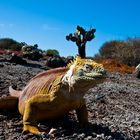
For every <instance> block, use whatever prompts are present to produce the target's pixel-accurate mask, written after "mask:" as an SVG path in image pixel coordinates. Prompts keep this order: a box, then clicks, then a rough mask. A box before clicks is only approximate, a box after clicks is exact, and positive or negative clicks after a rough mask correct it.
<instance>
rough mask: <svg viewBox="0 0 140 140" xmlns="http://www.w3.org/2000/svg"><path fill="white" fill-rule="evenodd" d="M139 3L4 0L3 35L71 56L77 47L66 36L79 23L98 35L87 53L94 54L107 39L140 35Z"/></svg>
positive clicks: (125, 0) (120, 0)
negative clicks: (94, 30) (93, 29)
mask: <svg viewBox="0 0 140 140" xmlns="http://www.w3.org/2000/svg"><path fill="white" fill-rule="evenodd" d="M139 6H140V0H20V1H19V0H0V38H4V37H9V38H13V39H15V40H17V41H19V42H26V43H27V44H31V45H34V44H38V45H39V48H41V49H43V50H47V49H57V50H59V52H60V55H61V56H68V55H75V54H77V46H76V44H75V43H73V42H70V41H67V40H66V39H65V36H66V35H68V34H69V33H74V32H75V29H76V26H77V25H80V26H82V27H83V28H85V29H86V30H89V29H90V27H92V28H96V33H95V36H96V37H95V39H93V40H92V41H91V42H88V43H87V45H86V46H87V47H86V54H87V56H93V55H94V54H96V53H97V52H98V50H99V48H100V47H101V45H102V44H103V43H104V42H106V41H109V40H112V39H126V38H128V37H140V7H139Z"/></svg>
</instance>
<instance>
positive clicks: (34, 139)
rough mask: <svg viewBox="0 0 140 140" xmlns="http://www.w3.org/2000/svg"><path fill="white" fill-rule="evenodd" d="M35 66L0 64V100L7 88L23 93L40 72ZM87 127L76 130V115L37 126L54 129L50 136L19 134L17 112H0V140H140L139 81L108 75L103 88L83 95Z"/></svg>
mask: <svg viewBox="0 0 140 140" xmlns="http://www.w3.org/2000/svg"><path fill="white" fill-rule="evenodd" d="M43 70H44V69H42V68H41V67H39V68H37V67H35V65H30V66H21V65H16V64H11V63H9V62H3V61H1V62H0V96H7V95H8V87H9V85H14V86H17V89H22V88H23V87H24V86H25V85H26V83H27V81H29V79H30V78H32V77H33V76H34V75H36V74H37V73H39V72H41V71H43ZM85 98H86V101H87V108H88V113H89V122H90V124H89V126H88V127H87V128H85V129H81V128H80V127H79V126H78V122H77V118H76V115H75V112H74V111H73V112H70V114H69V116H68V117H64V118H62V119H61V120H58V121H54V122H40V123H39V126H40V127H42V128H44V129H46V128H48V127H49V128H54V130H55V131H54V135H53V136H46V135H42V136H35V135H33V134H26V135H23V134H22V117H21V116H20V114H19V113H18V112H16V111H7V110H3V111H0V140H29V139H30V140H45V139H57V140H62V139H79V140H83V139H85V140H91V139H93V140H113V139H115V140H140V80H139V79H137V78H135V77H134V75H132V74H121V73H109V77H108V78H107V80H106V81H105V82H104V83H103V84H99V85H98V86H97V87H94V88H93V89H90V90H89V92H88V93H87V94H86V95H85Z"/></svg>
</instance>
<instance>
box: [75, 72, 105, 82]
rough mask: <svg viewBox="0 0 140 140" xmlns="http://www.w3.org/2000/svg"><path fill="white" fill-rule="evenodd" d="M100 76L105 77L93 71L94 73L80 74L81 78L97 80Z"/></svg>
mask: <svg viewBox="0 0 140 140" xmlns="http://www.w3.org/2000/svg"><path fill="white" fill-rule="evenodd" d="M98 78H104V76H103V74H101V73H97V72H92V73H86V74H84V75H82V76H79V77H78V79H79V80H95V79H98Z"/></svg>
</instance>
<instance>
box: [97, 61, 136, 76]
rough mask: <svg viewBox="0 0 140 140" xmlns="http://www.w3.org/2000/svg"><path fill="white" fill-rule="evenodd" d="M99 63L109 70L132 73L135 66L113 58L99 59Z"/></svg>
mask: <svg viewBox="0 0 140 140" xmlns="http://www.w3.org/2000/svg"><path fill="white" fill-rule="evenodd" d="M99 62H100V63H102V64H103V65H104V67H105V68H106V69H107V70H108V71H110V72H120V73H129V74H131V73H133V72H134V70H135V67H130V66H128V65H124V64H121V63H119V62H117V61H116V60H113V59H106V60H100V61H99Z"/></svg>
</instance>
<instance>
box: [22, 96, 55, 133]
mask: <svg viewBox="0 0 140 140" xmlns="http://www.w3.org/2000/svg"><path fill="white" fill-rule="evenodd" d="M52 105H53V99H51V100H50V98H49V97H48V96H47V95H37V96H35V97H33V98H31V99H30V100H29V101H27V103H26V105H25V110H24V115H23V132H30V133H33V134H35V135H40V134H41V133H42V132H44V131H43V130H41V129H39V128H38V127H37V121H38V120H42V118H43V119H45V117H46V116H47V114H50V113H51V112H50V109H51V107H50V106H52ZM47 108H48V110H47ZM48 132H49V130H48V131H46V132H45V133H48Z"/></svg>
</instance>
